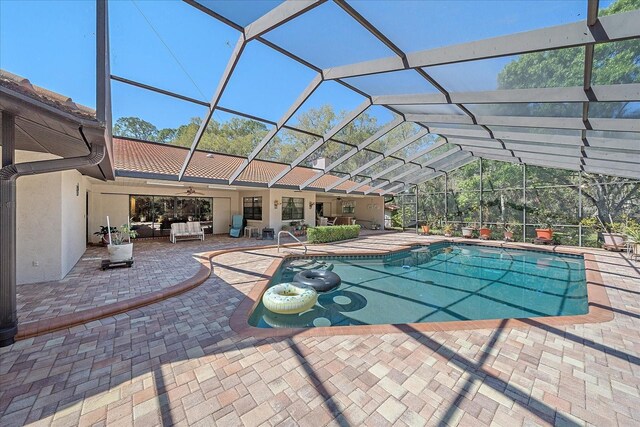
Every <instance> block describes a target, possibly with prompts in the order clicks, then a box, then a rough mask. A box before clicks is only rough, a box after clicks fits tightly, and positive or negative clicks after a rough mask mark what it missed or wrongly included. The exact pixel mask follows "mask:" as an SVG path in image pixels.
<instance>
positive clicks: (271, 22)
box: [244, 0, 327, 41]
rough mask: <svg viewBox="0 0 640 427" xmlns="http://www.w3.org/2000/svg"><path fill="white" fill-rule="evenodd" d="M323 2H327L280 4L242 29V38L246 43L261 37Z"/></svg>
mask: <svg viewBox="0 0 640 427" xmlns="http://www.w3.org/2000/svg"><path fill="white" fill-rule="evenodd" d="M325 1H327V0H296V1H285V2H283V3H280V4H279V5H278V6H276V7H275V8H273V9H271V10H270V11H269V12H267V13H265V14H264V15H262V16H261V17H260V18H258V19H256V20H255V21H253V22H252V23H251V24H249V25H247V26H246V27H245V28H244V36H245V38H246V39H247V41H251V40H253V39H255V38H256V37H260V36H261V35H263V34H265V33H267V32H269V31H271V30H273V29H275V28H277V27H279V26H280V25H282V24H284V23H286V22H288V21H290V20H291V19H293V18H295V17H296V16H299V15H301V14H303V13H305V12H307V11H309V10H311V9H313V8H315V7H316V6H319V5H321V4H322V3H324V2H325Z"/></svg>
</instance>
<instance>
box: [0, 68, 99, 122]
mask: <svg viewBox="0 0 640 427" xmlns="http://www.w3.org/2000/svg"><path fill="white" fill-rule="evenodd" d="M0 86H4V87H6V88H8V89H11V90H13V91H15V92H19V93H21V94H23V95H26V96H28V97H30V98H33V99H36V100H38V101H41V102H44V103H45V104H49V105H51V106H53V107H56V108H58V109H60V110H62V111H66V112H67V113H71V114H74V115H76V116H80V117H82V118H90V119H95V118H96V111H95V110H94V109H93V108H89V107H87V106H84V105H82V104H78V103H75V102H73V100H72V99H71V98H69V97H68V96H65V95H61V94H59V93H56V92H53V91H50V90H49V89H45V88H43V87H40V86H36V85H34V84H31V82H30V81H29V79H26V78H24V77H22V76H19V75H17V74H13V73H10V72H8V71H5V70H2V69H0Z"/></svg>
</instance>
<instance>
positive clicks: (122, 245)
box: [107, 224, 138, 262]
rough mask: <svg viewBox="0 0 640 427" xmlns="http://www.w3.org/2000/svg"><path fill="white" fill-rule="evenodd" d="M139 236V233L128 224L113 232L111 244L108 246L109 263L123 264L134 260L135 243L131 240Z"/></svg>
mask: <svg viewBox="0 0 640 427" xmlns="http://www.w3.org/2000/svg"><path fill="white" fill-rule="evenodd" d="M111 228H115V227H111ZM137 235H138V233H137V232H135V231H134V230H132V229H131V228H130V227H129V225H127V224H123V225H122V226H121V227H120V228H119V229H117V230H116V232H115V233H114V232H112V233H111V244H110V245H108V246H107V249H108V250H109V261H111V262H123V261H128V260H130V259H133V243H131V239H132V238H134V237H136V236H137Z"/></svg>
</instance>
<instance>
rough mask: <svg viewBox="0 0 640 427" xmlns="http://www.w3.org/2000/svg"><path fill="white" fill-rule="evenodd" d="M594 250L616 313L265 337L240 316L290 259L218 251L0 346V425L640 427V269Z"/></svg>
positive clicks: (383, 240) (387, 244) (402, 237)
mask: <svg viewBox="0 0 640 427" xmlns="http://www.w3.org/2000/svg"><path fill="white" fill-rule="evenodd" d="M425 239H428V238H425V237H418V236H415V235H411V234H408V233H403V234H388V235H375V236H369V237H366V238H363V239H360V240H356V241H350V242H344V243H341V244H336V245H323V246H319V247H318V246H316V247H314V249H315V250H320V251H331V252H336V251H354V250H361V251H366V250H374V251H375V250H380V249H385V250H389V249H393V248H396V247H398V245H401V244H406V243H407V242H411V241H424V240H425ZM167 245H168V244H167ZM172 246H173V245H172ZM195 246H197V244H195V245H194V248H193V249H195V250H199V249H198V248H196V247H195ZM183 248H185V251H186V252H188V250H187V249H186V246H183ZM592 253H594V254H595V258H596V260H597V262H598V264H599V266H600V269H601V270H602V279H603V284H602V286H604V287H605V289H606V292H607V295H608V297H609V299H610V302H611V310H612V311H613V312H614V318H613V320H612V321H609V322H603V323H593V324H580V325H563V326H557V327H555V326H543V325H537V324H536V322H535V320H532V324H531V325H530V326H529V327H527V328H524V329H519V328H506V329H500V328H497V329H475V330H458V331H444V332H420V331H416V330H411V329H410V328H407V327H399V328H398V330H397V332H396V333H386V334H361V335H340V336H318V337H314V336H290V337H281V338H278V337H272V338H263V339H257V338H252V337H243V336H240V335H238V334H237V333H236V332H234V330H232V329H231V327H230V324H229V319H230V317H231V315H232V314H233V312H234V311H235V310H236V308H237V307H238V306H239V304H240V302H241V301H242V300H243V299H244V298H245V295H247V294H248V293H249V292H250V290H251V289H252V288H253V286H254V285H255V283H256V282H257V281H260V280H263V279H264V277H265V275H264V272H265V271H266V269H267V268H268V267H269V266H270V265H271V263H272V261H273V259H275V258H277V257H278V256H279V255H278V254H277V252H276V251H275V250H274V249H258V250H250V251H245V252H235V253H233V254H225V255H221V256H219V257H214V258H213V260H212V262H213V266H214V270H213V271H214V274H213V275H212V276H211V277H210V278H209V280H207V281H206V282H205V283H203V284H202V285H201V286H199V287H197V288H195V289H193V290H191V291H189V292H186V293H184V294H181V295H179V296H176V297H173V298H170V299H167V300H165V301H161V302H159V303H156V304H152V305H149V306H146V307H142V308H140V309H136V310H132V311H130V312H127V313H123V314H119V315H117V316H114V317H109V318H105V319H102V320H99V321H95V322H91V323H88V324H85V325H82V326H78V327H74V328H71V329H68V330H62V331H58V332H54V333H50V334H47V335H43V336H39V337H34V338H29V339H26V340H23V341H19V342H17V343H16V344H14V345H13V346H10V347H7V348H3V349H0V358H1V362H0V425H3V426H11V425H22V424H27V423H34V425H78V424H79V425H94V424H111V425H118V426H120V425H144V426H147V425H174V424H177V425H187V424H190V425H223V426H232V425H247V426H253V425H256V426H257V425H303V426H304V425H309V426H324V425H339V426H357V425H401V426H404V425H411V426H412V425H461V426H467V425H469V426H471V425H473V426H478V425H480V426H482V425H492V424H493V425H500V426H507V427H512V426H516V425H553V424H555V425H570V426H571V425H584V424H590V425H597V426H608V425H612V426H615V425H620V426H626V425H629V426H632V425H633V426H635V425H638V424H639V423H640V309H639V308H638V307H640V304H639V302H640V264H638V263H632V262H630V261H629V260H627V259H626V258H625V256H624V255H622V254H615V253H608V252H604V251H598V250H594V251H592ZM158 268H159V269H162V268H163V267H162V266H161V265H160V266H159V267H158Z"/></svg>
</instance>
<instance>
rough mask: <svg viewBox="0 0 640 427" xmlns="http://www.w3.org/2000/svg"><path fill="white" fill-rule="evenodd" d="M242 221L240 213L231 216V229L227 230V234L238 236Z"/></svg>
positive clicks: (240, 231)
mask: <svg viewBox="0 0 640 427" xmlns="http://www.w3.org/2000/svg"><path fill="white" fill-rule="evenodd" d="M243 223H244V218H243V217H242V215H234V216H233V217H232V218H231V230H229V236H231V237H240V233H242V226H243Z"/></svg>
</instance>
